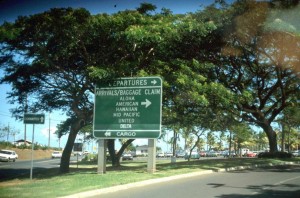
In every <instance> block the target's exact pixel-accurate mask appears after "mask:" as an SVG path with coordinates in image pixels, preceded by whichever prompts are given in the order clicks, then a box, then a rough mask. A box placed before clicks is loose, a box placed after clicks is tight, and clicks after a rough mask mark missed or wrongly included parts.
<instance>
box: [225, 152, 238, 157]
mask: <svg viewBox="0 0 300 198" xmlns="http://www.w3.org/2000/svg"><path fill="white" fill-rule="evenodd" d="M222 154H223V157H236V153H235V152H234V151H231V152H230V154H229V151H224V152H223V153H222ZM229 155H230V156H229Z"/></svg>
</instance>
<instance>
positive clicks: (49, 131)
mask: <svg viewBox="0 0 300 198" xmlns="http://www.w3.org/2000/svg"><path fill="white" fill-rule="evenodd" d="M48 147H50V112H49V139H48Z"/></svg>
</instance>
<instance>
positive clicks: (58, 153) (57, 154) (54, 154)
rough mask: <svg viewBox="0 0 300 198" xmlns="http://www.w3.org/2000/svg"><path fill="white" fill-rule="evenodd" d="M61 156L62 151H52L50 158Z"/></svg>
mask: <svg viewBox="0 0 300 198" xmlns="http://www.w3.org/2000/svg"><path fill="white" fill-rule="evenodd" d="M61 156H62V153H61V152H59V151H54V152H53V153H52V158H61Z"/></svg>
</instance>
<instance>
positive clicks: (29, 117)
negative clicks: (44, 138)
mask: <svg viewBox="0 0 300 198" xmlns="http://www.w3.org/2000/svg"><path fill="white" fill-rule="evenodd" d="M23 122H24V124H32V142H31V167H30V179H31V180H32V172H33V151H34V125H35V124H44V123H45V114H33V113H25V114H24V120H23Z"/></svg>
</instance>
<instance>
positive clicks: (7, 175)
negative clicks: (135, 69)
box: [0, 156, 77, 197]
mask: <svg viewBox="0 0 300 198" xmlns="http://www.w3.org/2000/svg"><path fill="white" fill-rule="evenodd" d="M70 160H71V161H76V160H77V158H76V157H74V156H72V157H71V159H70ZM59 166H60V158H59V159H58V158H56V159H51V158H49V159H40V160H34V161H33V176H34V174H35V173H37V172H39V171H43V170H45V169H52V168H58V167H59ZM30 168H31V160H17V161H16V162H0V181H5V180H10V179H16V178H21V177H24V176H25V177H26V176H28V177H29V176H30ZM0 197H1V196H0Z"/></svg>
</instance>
